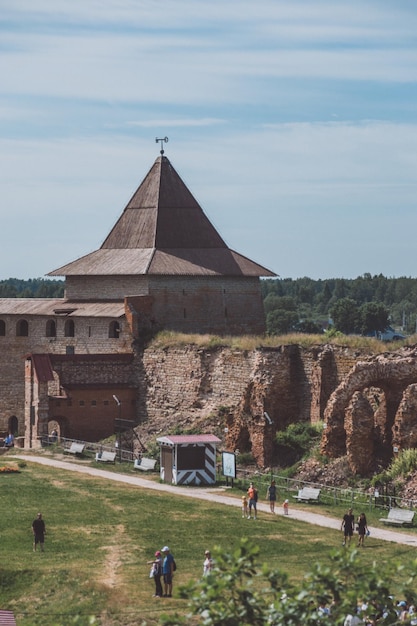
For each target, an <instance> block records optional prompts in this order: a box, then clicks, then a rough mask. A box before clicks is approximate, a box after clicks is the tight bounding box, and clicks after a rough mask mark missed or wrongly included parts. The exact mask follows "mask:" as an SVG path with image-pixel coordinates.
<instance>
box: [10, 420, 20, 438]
mask: <svg viewBox="0 0 417 626" xmlns="http://www.w3.org/2000/svg"><path fill="white" fill-rule="evenodd" d="M9 433H12V435H14V436H15V437H17V435H18V434H19V420H18V419H17V417H16V415H12V416H11V417H9Z"/></svg>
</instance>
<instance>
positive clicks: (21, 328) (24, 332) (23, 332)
mask: <svg viewBox="0 0 417 626" xmlns="http://www.w3.org/2000/svg"><path fill="white" fill-rule="evenodd" d="M28 336H29V324H28V322H27V321H26V320H19V321H18V322H17V324H16V337H28Z"/></svg>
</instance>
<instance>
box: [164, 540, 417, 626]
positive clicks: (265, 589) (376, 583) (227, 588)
mask: <svg viewBox="0 0 417 626" xmlns="http://www.w3.org/2000/svg"><path fill="white" fill-rule="evenodd" d="M212 554H213V556H214V562H215V568H214V570H213V571H212V572H211V573H210V574H209V575H208V576H206V577H204V578H203V579H202V580H199V581H197V582H191V583H189V584H188V585H186V586H183V587H180V588H179V593H180V595H181V596H182V597H183V598H186V599H187V600H188V609H189V613H188V615H187V616H186V617H185V618H182V617H178V616H174V617H172V616H169V617H168V616H162V617H161V623H162V624H165V626H174V625H175V626H178V625H180V624H187V625H189V624H203V625H204V626H264V625H265V624H270V625H273V626H300V625H301V624H302V625H303V626H317V625H319V624H332V626H333V625H334V626H342V625H343V623H344V620H345V618H346V616H347V615H348V614H352V613H353V612H354V611H355V609H356V607H357V606H358V601H359V599H363V598H366V600H367V602H368V607H367V608H366V609H362V610H361V611H360V616H361V617H362V618H365V617H366V618H368V619H371V616H372V615H375V614H380V615H382V614H383V616H382V617H380V618H379V619H378V625H388V624H389V625H394V624H398V615H397V613H396V611H395V600H394V594H393V590H392V587H393V585H394V584H395V585H396V586H397V585H398V586H399V587H400V589H399V591H400V593H401V598H403V599H405V600H407V601H408V602H410V603H415V602H416V599H417V594H416V593H415V592H414V589H413V587H414V579H415V577H416V574H417V571H416V567H417V563H416V565H415V567H414V571H413V572H410V573H407V574H408V575H407V577H405V576H404V572H402V568H401V566H397V565H395V564H384V565H383V564H381V563H377V562H376V561H374V562H373V564H372V565H364V564H363V562H362V561H361V558H360V556H361V555H360V553H359V552H358V551H355V550H344V551H343V552H332V553H331V554H330V555H329V556H328V557H327V561H326V562H323V563H315V564H313V565H312V567H311V570H310V571H309V572H307V573H306V575H305V577H304V579H303V580H302V581H301V582H299V583H297V584H291V583H290V582H289V581H288V577H287V575H286V574H285V573H282V572H280V571H278V570H271V569H270V568H269V567H268V566H267V565H263V566H262V567H258V566H257V564H256V560H257V558H258V556H259V549H258V548H257V547H256V546H254V545H252V544H251V542H250V540H248V539H247V538H245V539H242V540H241V543H240V546H239V547H238V548H236V550H235V551H234V552H233V553H231V554H229V553H226V554H225V553H224V552H222V551H221V550H220V549H214V550H213V551H212ZM401 580H404V581H405V582H404V583H403V584H401V582H400V581H401ZM321 603H324V604H326V605H327V606H328V607H331V615H330V617H329V616H328V615H323V614H322V613H321V611H320V610H319V606H320V604H321ZM196 618H197V619H196ZM330 620H331V621H330ZM366 623H374V622H373V621H372V622H370V621H367V622H366Z"/></svg>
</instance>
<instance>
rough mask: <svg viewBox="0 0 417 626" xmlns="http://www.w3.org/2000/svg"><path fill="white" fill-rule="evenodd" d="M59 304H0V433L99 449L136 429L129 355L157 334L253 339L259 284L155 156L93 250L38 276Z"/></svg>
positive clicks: (257, 270) (133, 358) (255, 272)
mask: <svg viewBox="0 0 417 626" xmlns="http://www.w3.org/2000/svg"><path fill="white" fill-rule="evenodd" d="M49 276H65V284H66V290H65V296H64V298H62V299H12V298H10V299H0V347H1V350H0V380H1V383H2V384H1V388H0V430H2V431H3V432H6V431H8V430H12V431H13V432H14V433H15V434H17V435H21V436H22V435H24V436H25V446H26V447H30V446H36V445H38V443H39V437H42V436H45V435H47V434H48V432H51V430H52V429H57V430H58V432H59V434H60V435H61V436H66V437H70V438H74V439H85V440H91V441H94V440H99V439H101V438H103V437H105V436H108V435H109V434H112V433H113V432H114V419H115V405H114V400H113V396H114V395H116V396H117V397H118V398H120V400H121V402H122V404H123V418H124V419H128V420H132V421H133V422H135V423H138V422H139V421H140V415H139V409H138V405H137V388H138V382H137V377H138V368H139V367H140V364H139V363H138V360H140V347H141V346H143V345H144V343H145V341H146V339H147V338H148V337H149V336H150V335H151V334H153V333H155V332H157V331H159V330H162V329H168V330H173V331H180V332H184V333H212V334H218V335H241V334H262V333H264V331H265V318H264V310H263V303H262V296H261V291H260V277H261V276H269V277H271V276H275V274H274V273H273V272H271V271H270V270H268V269H266V268H264V267H262V266H260V265H258V264H256V263H254V262H253V261H250V260H249V259H247V258H246V257H244V256H242V255H241V254H239V253H237V252H235V251H233V250H231V249H230V248H228V247H227V245H226V244H225V242H224V241H223V239H222V238H221V237H220V235H219V234H218V232H217V231H216V229H215V228H214V227H213V225H212V224H211V223H210V221H209V220H208V218H207V216H206V215H205V214H204V212H203V210H202V208H201V207H200V205H199V204H198V202H197V201H196V200H195V198H194V197H193V196H192V194H191V193H190V191H189V190H188V188H187V187H186V185H185V184H184V183H183V181H182V180H181V178H180V177H179V175H178V174H177V172H176V171H175V170H174V168H173V167H172V165H171V163H170V161H169V160H168V158H167V157H165V156H163V155H162V154H161V156H160V157H158V158H157V159H156V161H155V163H154V165H153V166H152V168H151V169H150V171H149V173H148V174H147V175H146V177H145V178H144V180H143V182H142V183H141V185H140V186H139V188H138V189H137V191H136V192H135V193H134V195H133V197H132V198H131V200H130V201H129V203H128V204H127V206H126V208H125V209H124V211H123V213H122V214H121V216H120V217H119V219H118V220H117V222H116V224H115V225H114V227H113V228H112V230H111V231H110V233H109V235H108V236H107V238H106V239H105V241H104V243H103V245H102V246H101V247H100V248H99V249H98V250H96V251H95V252H92V253H91V254H88V255H86V256H83V257H81V258H80V259H77V260H75V261H73V262H72V263H69V264H68V265H65V266H64V267H61V268H59V269H56V270H54V271H52V272H50V274H49Z"/></svg>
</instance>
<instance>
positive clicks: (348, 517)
mask: <svg viewBox="0 0 417 626" xmlns="http://www.w3.org/2000/svg"><path fill="white" fill-rule="evenodd" d="M354 524H355V516H354V515H353V511H352V509H348V511H347V513H345V514H344V516H343V519H342V526H341V530H342V531H343V543H342V546H345V545H346V544H348V545H350V542H351V541H352V537H353V526H354Z"/></svg>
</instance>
